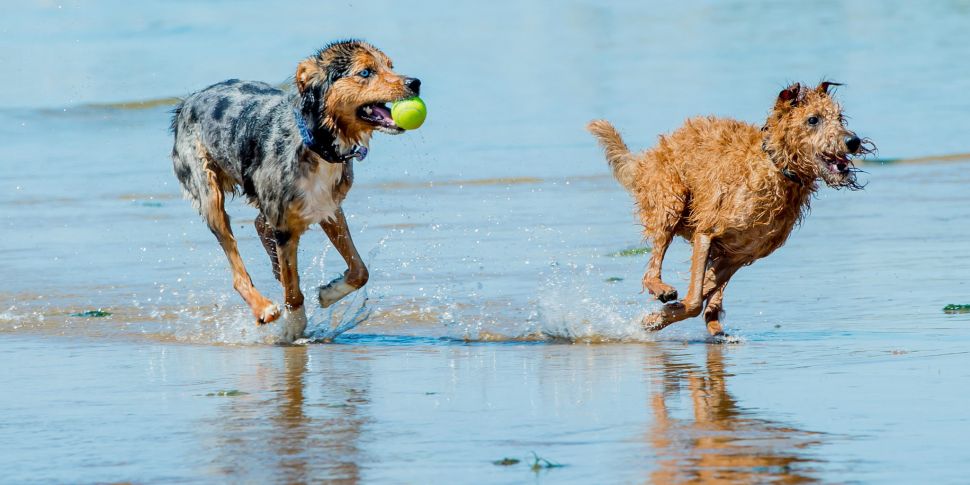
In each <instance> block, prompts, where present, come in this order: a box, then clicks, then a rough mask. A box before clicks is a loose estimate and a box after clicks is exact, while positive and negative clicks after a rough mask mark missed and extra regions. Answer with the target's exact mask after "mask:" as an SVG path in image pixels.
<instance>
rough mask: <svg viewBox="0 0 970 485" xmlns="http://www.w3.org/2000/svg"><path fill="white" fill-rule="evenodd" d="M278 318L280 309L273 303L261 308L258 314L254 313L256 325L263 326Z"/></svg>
mask: <svg viewBox="0 0 970 485" xmlns="http://www.w3.org/2000/svg"><path fill="white" fill-rule="evenodd" d="M279 317H280V307H278V306H276V304H275V303H270V304H268V305H266V306H265V307H263V309H262V310H260V311H259V313H256V324H257V325H265V324H267V323H269V322H272V321H273V320H276V319H277V318H279Z"/></svg>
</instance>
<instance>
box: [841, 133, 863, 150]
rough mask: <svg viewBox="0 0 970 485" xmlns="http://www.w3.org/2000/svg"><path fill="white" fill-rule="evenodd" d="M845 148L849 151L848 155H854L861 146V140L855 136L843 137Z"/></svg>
mask: <svg viewBox="0 0 970 485" xmlns="http://www.w3.org/2000/svg"><path fill="white" fill-rule="evenodd" d="M845 146H846V148H848V149H849V153H855V152H857V151H859V147H860V146H862V140H860V139H859V137H858V136H856V135H855V134H852V135H849V136H847V137H845Z"/></svg>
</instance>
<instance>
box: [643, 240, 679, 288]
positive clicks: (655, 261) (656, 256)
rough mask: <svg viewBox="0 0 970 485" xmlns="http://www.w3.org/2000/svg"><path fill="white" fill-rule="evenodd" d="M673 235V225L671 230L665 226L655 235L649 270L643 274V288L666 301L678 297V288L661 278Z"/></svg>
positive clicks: (648, 265) (648, 264)
mask: <svg viewBox="0 0 970 485" xmlns="http://www.w3.org/2000/svg"><path fill="white" fill-rule="evenodd" d="M673 237H674V231H673V226H671V227H670V230H667V228H664V230H662V231H661V232H659V233H657V234H656V235H655V236H654V237H653V249H652V250H651V252H650V262H649V263H647V272H646V273H645V274H644V275H643V289H645V290H647V291H648V292H650V294H651V295H654V296H656V297H657V299H658V300H660V301H661V302H664V303H667V302H668V301H674V300H676V299H677V289H676V288H674V287H672V286H670V285H668V284H667V283H664V282H663V280H662V279H661V272H662V269H663V262H664V256H665V255H666V254H667V248H668V247H670V241H671V239H673Z"/></svg>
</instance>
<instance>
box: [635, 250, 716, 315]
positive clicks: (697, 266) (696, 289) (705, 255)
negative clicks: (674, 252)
mask: <svg viewBox="0 0 970 485" xmlns="http://www.w3.org/2000/svg"><path fill="white" fill-rule="evenodd" d="M693 246H694V253H693V254H692V255H691V259H690V283H689V286H688V288H687V296H685V297H684V299H683V300H681V301H679V302H676V303H673V304H668V305H664V306H663V308H661V309H660V311H659V312H656V313H651V314H650V315H647V316H646V317H644V319H643V326H644V327H646V328H647V330H653V331H656V330H661V329H663V328H664V327H666V326H667V325H670V324H671V323H675V322H679V321H681V320H685V319H687V318H691V317H696V316H697V315H700V314H701V309H702V308H703V307H704V274H705V273H706V272H707V263H708V261H709V259H710V255H711V235H710V234H695V235H694V241H693Z"/></svg>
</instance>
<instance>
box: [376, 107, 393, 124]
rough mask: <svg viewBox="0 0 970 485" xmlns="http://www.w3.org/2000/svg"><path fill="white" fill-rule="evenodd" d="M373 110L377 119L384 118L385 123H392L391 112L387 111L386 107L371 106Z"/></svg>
mask: <svg viewBox="0 0 970 485" xmlns="http://www.w3.org/2000/svg"><path fill="white" fill-rule="evenodd" d="M371 109H372V110H374V117H375V118H382V119H383V120H384V121H391V110H389V109H387V107H386V106H384V105H382V104H374V105H371Z"/></svg>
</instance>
